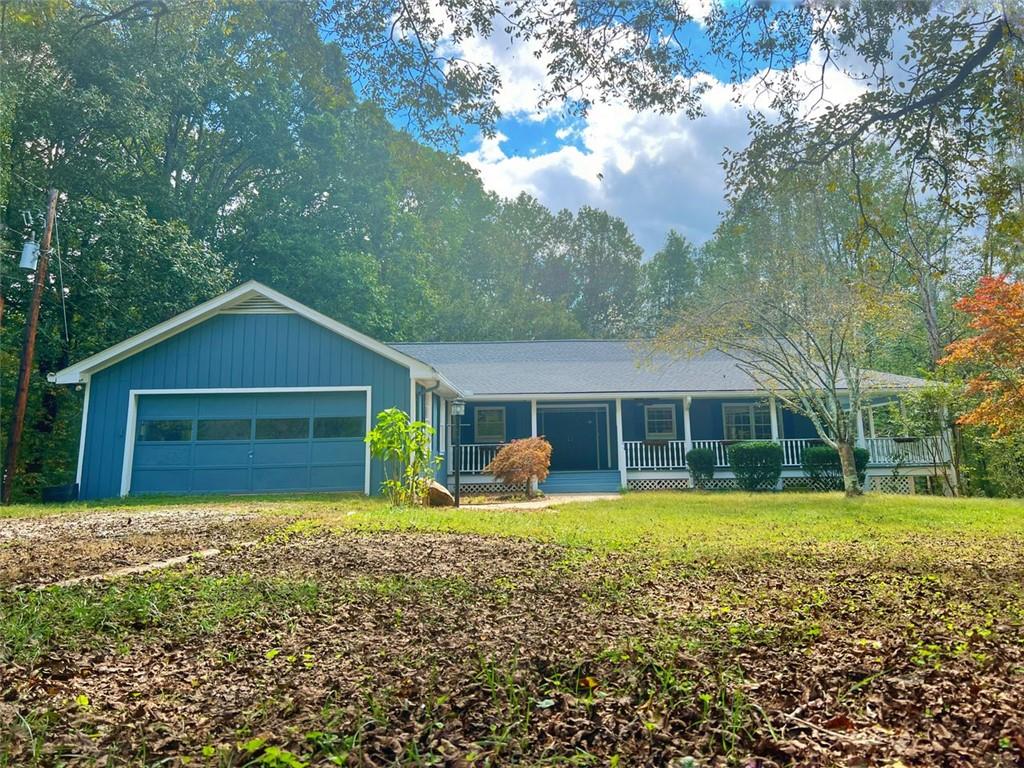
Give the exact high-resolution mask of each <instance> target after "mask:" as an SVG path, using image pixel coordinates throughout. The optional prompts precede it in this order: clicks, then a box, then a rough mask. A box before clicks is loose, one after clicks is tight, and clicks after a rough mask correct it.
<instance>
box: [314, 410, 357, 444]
mask: <svg viewBox="0 0 1024 768" xmlns="http://www.w3.org/2000/svg"><path fill="white" fill-rule="evenodd" d="M362 436H363V417H362V416H317V417H316V418H315V419H313V438H314V439H315V440H329V439H331V438H340V437H362Z"/></svg>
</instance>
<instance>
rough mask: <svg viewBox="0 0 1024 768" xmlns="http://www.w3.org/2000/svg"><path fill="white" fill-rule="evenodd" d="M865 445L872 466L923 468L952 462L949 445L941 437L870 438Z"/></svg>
mask: <svg viewBox="0 0 1024 768" xmlns="http://www.w3.org/2000/svg"><path fill="white" fill-rule="evenodd" d="M865 443H866V447H867V449H868V453H869V455H870V457H871V458H870V459H869V462H868V463H870V464H882V465H888V466H905V467H906V466H910V467H914V466H916V467H921V466H932V465H934V464H948V463H949V462H950V461H951V457H950V455H949V444H948V443H947V442H946V441H945V440H943V439H942V438H940V437H869V438H867V439H866V440H865Z"/></svg>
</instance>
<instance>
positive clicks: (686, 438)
mask: <svg viewBox="0 0 1024 768" xmlns="http://www.w3.org/2000/svg"><path fill="white" fill-rule="evenodd" d="M692 400H693V398H692V397H690V396H689V395H687V396H686V397H684V398H683V457H684V458H685V457H686V454H688V453H689V452H690V449H691V448H693V433H692V432H690V402H691V401H692Z"/></svg>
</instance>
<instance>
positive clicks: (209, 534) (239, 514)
mask: <svg viewBox="0 0 1024 768" xmlns="http://www.w3.org/2000/svg"><path fill="white" fill-rule="evenodd" d="M288 522H289V520H288V519H286V518H274V517H269V516H261V515H258V514H257V513H255V512H247V511H243V510H240V509H239V508H237V507H234V508H232V507H227V508H223V509H219V508H216V507H202V508H194V509H190V508H187V507H183V508H169V509H165V510H160V509H146V510H121V511H116V512H91V513H83V514H77V515H66V516H60V517H57V516H51V517H39V518H25V519H0V587H3V586H8V587H9V586H13V585H19V586H31V585H35V586H38V585H41V584H48V583H51V582H55V581H61V580H64V579H69V578H74V577H77V576H84V575H89V574H95V573H100V572H103V571H107V570H111V569H114V568H123V567H127V566H133V565H139V564H142V563H148V562H151V561H154V560H161V559H165V558H168V557H175V556H178V555H183V554H187V553H189V552H193V551H196V550H199V549H208V548H212V547H221V546H227V545H230V544H231V543H233V542H237V541H241V540H244V539H245V538H246V537H248V538H252V537H254V536H259V535H261V534H262V533H264V532H266V531H268V530H271V529H273V528H275V527H279V526H283V525H286V524H287V523H288Z"/></svg>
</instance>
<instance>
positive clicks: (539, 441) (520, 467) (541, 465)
mask: <svg viewBox="0 0 1024 768" xmlns="http://www.w3.org/2000/svg"><path fill="white" fill-rule="evenodd" d="M550 467H551V443H549V442H548V441H547V440H545V439H544V438H543V437H525V438H523V439H522V440H513V441H512V442H511V443H509V444H508V445H505V446H503V447H502V448H501V450H499V451H498V454H497V455H496V456H495V457H494V458H493V459H492V460H491V463H490V464H488V465H487V466H486V467H485V468H484V471H485V472H490V473H491V474H492V475H494V476H495V477H496V478H498V480H500V481H501V482H503V483H508V484H509V485H519V484H520V483H526V495H527V496H533V486H534V484H535V483H541V482H543V481H544V480H545V479H547V476H548V469H549V468H550Z"/></svg>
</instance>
